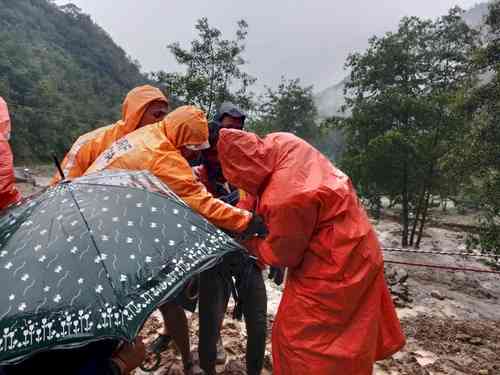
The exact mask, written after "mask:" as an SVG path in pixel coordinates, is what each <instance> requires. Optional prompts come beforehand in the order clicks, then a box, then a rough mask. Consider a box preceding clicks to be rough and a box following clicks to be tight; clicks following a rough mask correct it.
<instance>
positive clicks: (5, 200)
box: [0, 97, 21, 210]
mask: <svg viewBox="0 0 500 375" xmlns="http://www.w3.org/2000/svg"><path fill="white" fill-rule="evenodd" d="M9 139H10V116H9V109H8V107H7V103H6V102H5V100H3V98H2V97H0V210H1V209H4V208H5V207H7V206H10V205H11V204H13V203H16V202H17V201H19V200H20V199H21V193H19V191H18V190H17V188H16V185H15V180H16V179H15V175H14V158H13V156H12V150H11V148H10V145H9Z"/></svg>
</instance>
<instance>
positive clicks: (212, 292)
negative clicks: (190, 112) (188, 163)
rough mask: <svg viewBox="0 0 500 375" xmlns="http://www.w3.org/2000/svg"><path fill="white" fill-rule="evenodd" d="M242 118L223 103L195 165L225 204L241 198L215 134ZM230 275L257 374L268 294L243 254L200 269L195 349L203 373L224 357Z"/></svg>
mask: <svg viewBox="0 0 500 375" xmlns="http://www.w3.org/2000/svg"><path fill="white" fill-rule="evenodd" d="M245 119H246V115H245V113H244V112H243V111H242V110H240V109H239V108H238V107H237V106H236V105H234V104H233V103H230V102H225V103H223V104H222V105H221V107H220V109H219V111H218V113H217V115H216V116H215V121H213V122H211V123H210V124H209V130H210V138H209V139H210V148H209V149H206V150H203V151H202V157H201V160H202V164H201V165H200V166H198V167H196V168H194V170H195V174H196V175H197V177H198V178H199V180H200V181H201V182H202V183H203V184H204V185H205V187H206V188H207V190H208V191H209V192H210V193H212V194H213V195H214V196H215V197H218V198H219V199H222V200H224V201H225V202H227V203H229V204H232V205H235V206H236V205H237V204H238V207H240V208H243V207H241V205H242V204H244V203H243V202H241V203H240V202H239V201H240V196H242V195H243V192H240V191H239V190H238V189H236V188H234V187H232V186H231V185H230V184H228V183H227V181H226V179H225V178H224V175H223V174H222V169H221V166H220V162H219V159H218V155H217V134H218V130H219V128H226V129H239V130H242V129H244V125H245ZM245 201H247V200H246V199H245ZM245 208H246V207H245ZM249 208H250V207H249ZM233 277H234V278H235V279H236V289H237V291H238V295H239V296H238V297H239V299H240V302H239V303H238V304H237V306H238V309H237V310H238V311H237V314H235V315H241V314H242V315H243V316H244V318H245V325H246V328H247V334H248V336H247V347H246V367H247V374H249V375H256V374H260V373H261V371H262V367H263V363H264V354H265V345H266V335H267V295H266V288H265V284H264V279H263V277H262V269H261V264H258V263H256V262H255V261H254V260H251V259H248V258H247V257H238V256H234V257H227V258H226V259H225V260H224V261H223V262H222V263H221V264H219V265H217V266H216V267H214V268H212V269H210V270H207V271H205V272H203V273H202V274H201V275H200V290H199V319H200V331H199V346H198V353H199V358H200V367H201V368H202V369H203V370H204V371H205V373H206V374H207V375H212V374H215V366H216V364H223V363H225V361H226V355H225V352H224V347H223V343H222V339H221V336H220V331H221V328H222V324H223V320H224V315H225V312H226V310H227V306H228V302H229V298H230V296H231V293H232V290H233V284H232V279H233ZM239 317H240V316H238V318H239Z"/></svg>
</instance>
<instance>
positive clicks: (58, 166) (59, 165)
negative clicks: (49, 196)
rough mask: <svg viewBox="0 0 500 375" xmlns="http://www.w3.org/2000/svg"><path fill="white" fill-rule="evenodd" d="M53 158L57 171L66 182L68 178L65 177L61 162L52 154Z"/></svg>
mask: <svg viewBox="0 0 500 375" xmlns="http://www.w3.org/2000/svg"><path fill="white" fill-rule="evenodd" d="M52 158H53V159H54V163H55V165H56V167H57V170H58V171H59V174H60V175H61V179H63V180H65V179H66V177H65V176H64V172H63V170H62V168H61V164H60V163H59V160H58V159H57V156H56V154H52Z"/></svg>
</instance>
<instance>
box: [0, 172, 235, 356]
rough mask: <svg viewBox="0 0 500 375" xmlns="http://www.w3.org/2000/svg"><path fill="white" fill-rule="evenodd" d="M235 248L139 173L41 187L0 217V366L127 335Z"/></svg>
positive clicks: (163, 188)
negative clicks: (36, 354)
mask: <svg viewBox="0 0 500 375" xmlns="http://www.w3.org/2000/svg"><path fill="white" fill-rule="evenodd" d="M241 249H242V248H241V247H240V246H239V245H238V244H237V243H236V242H235V241H234V240H233V239H232V238H231V237H229V236H228V235H226V234H225V233H224V232H222V231H221V230H219V229H217V228H216V227H214V226H213V225H212V224H210V223H209V222H208V221H206V220H205V219H204V218H202V217H201V216H200V215H198V214H197V213H195V212H193V211H192V210H191V209H190V208H189V207H188V206H187V205H186V204H184V203H183V202H182V201H181V200H180V199H179V198H178V197H177V196H176V195H175V194H174V193H173V192H171V191H170V190H169V189H168V187H167V186H165V185H164V184H163V183H162V182H161V181H159V180H158V179H157V178H155V177H154V176H151V175H149V174H148V173H147V172H125V171H115V172H102V173H99V174H95V175H90V176H85V177H82V178H80V179H77V180H75V181H73V182H63V183H61V184H59V185H57V186H55V187H52V188H48V189H47V190H45V191H43V192H42V193H40V194H38V195H36V196H33V197H31V198H30V199H27V200H25V201H23V202H21V203H19V204H18V205H16V206H14V207H12V208H11V209H9V210H8V211H6V212H3V213H2V216H1V217H0V283H1V285H2V292H1V293H0V363H3V364H6V363H14V362H16V361H19V360H21V359H23V358H24V357H26V356H27V355H29V354H32V353H34V352H36V351H39V350H43V349H47V348H51V347H73V346H75V345H83V344H85V343H88V342H90V341H93V340H97V339H99V338H104V337H116V338H122V339H125V340H132V339H133V338H134V337H135V336H136V335H137V333H138V331H139V330H140V328H141V326H142V325H143V323H144V321H145V320H146V319H147V317H148V316H149V315H150V313H151V312H152V311H153V310H154V309H155V308H156V307H157V306H158V305H159V304H160V303H162V302H163V301H166V300H167V299H169V298H171V297H173V296H174V295H175V293H176V292H177V291H179V290H180V289H181V288H182V286H183V285H184V283H185V282H186V281H187V280H189V279H190V278H191V277H192V276H193V275H195V274H197V273H199V272H201V271H202V270H204V269H206V268H209V267H211V266H213V265H215V264H216V263H217V262H218V261H219V260H220V258H221V257H222V256H223V255H224V254H226V253H228V252H232V251H239V250H241Z"/></svg>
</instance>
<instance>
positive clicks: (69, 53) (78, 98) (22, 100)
mask: <svg viewBox="0 0 500 375" xmlns="http://www.w3.org/2000/svg"><path fill="white" fill-rule="evenodd" d="M0 40H1V43H0V96H3V97H4V98H5V99H6V100H7V102H8V103H9V105H10V109H11V116H12V122H13V139H12V144H13V149H14V153H15V156H16V160H18V161H21V160H42V159H48V158H49V157H50V154H51V153H52V152H54V151H55V152H56V153H58V154H59V155H61V154H63V153H64V152H65V151H66V150H67V148H68V147H69V146H70V145H71V143H72V142H73V141H74V139H75V137H76V136H77V135H78V134H81V133H82V132H85V131H88V130H90V129H92V128H95V127H97V126H100V125H104V124H107V123H109V122H110V121H111V120H115V119H116V118H117V117H118V116H119V110H120V103H121V101H122V98H123V96H124V95H125V94H126V93H127V92H128V91H129V90H130V89H131V88H132V87H134V86H136V85H138V84H140V83H144V82H145V81H147V79H146V77H144V76H143V75H142V74H141V72H140V70H139V67H138V66H137V64H135V63H134V62H132V61H131V60H130V58H129V57H127V55H126V54H125V52H124V51H123V50H122V49H121V48H120V47H118V46H117V45H116V44H115V43H114V42H113V40H112V39H111V37H110V36H109V35H108V34H107V33H106V32H105V31H104V30H103V29H101V28H100V27H99V26H98V25H96V24H95V23H94V22H93V21H92V19H91V18H90V17H89V16H88V15H86V14H83V13H81V11H80V9H79V8H77V7H76V6H74V5H71V4H70V5H66V6H61V7H58V6H57V5H55V4H53V3H51V2H49V1H47V0H0Z"/></svg>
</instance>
